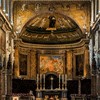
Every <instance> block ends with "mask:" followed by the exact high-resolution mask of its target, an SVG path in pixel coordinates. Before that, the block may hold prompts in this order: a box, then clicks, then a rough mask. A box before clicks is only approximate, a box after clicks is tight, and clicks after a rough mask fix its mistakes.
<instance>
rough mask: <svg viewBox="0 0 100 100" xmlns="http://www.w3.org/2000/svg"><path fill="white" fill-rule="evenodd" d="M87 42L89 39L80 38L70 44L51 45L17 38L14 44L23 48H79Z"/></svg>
mask: <svg viewBox="0 0 100 100" xmlns="http://www.w3.org/2000/svg"><path fill="white" fill-rule="evenodd" d="M88 43H89V40H87V39H82V40H81V41H80V42H78V43H72V44H57V45H55V44H53V45H45V44H30V43H24V42H23V41H21V40H19V41H17V42H16V45H17V46H19V47H24V48H34V49H41V48H42V49H51V48H52V49H74V48H80V47H83V46H85V45H86V44H88Z"/></svg>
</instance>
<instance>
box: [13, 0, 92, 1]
mask: <svg viewBox="0 0 100 100" xmlns="http://www.w3.org/2000/svg"><path fill="white" fill-rule="evenodd" d="M12 1H33V0H12ZM34 1H91V0H34Z"/></svg>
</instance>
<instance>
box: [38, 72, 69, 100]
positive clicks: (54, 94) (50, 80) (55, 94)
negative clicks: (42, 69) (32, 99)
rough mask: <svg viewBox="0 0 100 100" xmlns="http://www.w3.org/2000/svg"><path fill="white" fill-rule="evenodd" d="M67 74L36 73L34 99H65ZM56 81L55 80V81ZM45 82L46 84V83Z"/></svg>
mask: <svg viewBox="0 0 100 100" xmlns="http://www.w3.org/2000/svg"><path fill="white" fill-rule="evenodd" d="M66 79H67V75H65V74H62V75H60V74H59V75H57V76H56V75H55V74H52V73H51V74H49V75H46V74H43V75H41V74H40V75H39V74H37V89H36V93H37V96H36V100H42V99H43V98H44V100H48V99H50V100H55V99H56V100H59V98H60V99H62V100H67V80H66ZM55 81H56V82H55ZM46 83H47V84H46Z"/></svg>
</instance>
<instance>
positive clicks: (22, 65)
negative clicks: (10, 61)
mask: <svg viewBox="0 0 100 100" xmlns="http://www.w3.org/2000/svg"><path fill="white" fill-rule="evenodd" d="M19 74H20V75H27V55H24V54H19Z"/></svg>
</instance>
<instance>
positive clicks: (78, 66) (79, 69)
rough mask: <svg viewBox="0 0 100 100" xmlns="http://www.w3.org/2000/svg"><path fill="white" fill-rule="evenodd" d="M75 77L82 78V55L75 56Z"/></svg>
mask: <svg viewBox="0 0 100 100" xmlns="http://www.w3.org/2000/svg"><path fill="white" fill-rule="evenodd" d="M75 59H76V76H83V70H84V55H83V54H80V55H76V56H75Z"/></svg>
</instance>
